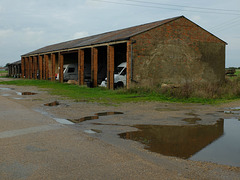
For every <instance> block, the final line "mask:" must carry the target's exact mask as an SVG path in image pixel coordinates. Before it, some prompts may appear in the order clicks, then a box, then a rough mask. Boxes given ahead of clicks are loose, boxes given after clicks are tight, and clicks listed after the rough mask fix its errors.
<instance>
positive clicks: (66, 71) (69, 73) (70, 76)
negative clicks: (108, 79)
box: [56, 64, 91, 81]
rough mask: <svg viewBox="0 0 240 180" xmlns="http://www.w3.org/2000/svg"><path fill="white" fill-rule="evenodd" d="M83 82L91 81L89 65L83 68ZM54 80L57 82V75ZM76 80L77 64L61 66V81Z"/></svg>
mask: <svg viewBox="0 0 240 180" xmlns="http://www.w3.org/2000/svg"><path fill="white" fill-rule="evenodd" d="M84 78H85V81H90V80H91V65H89V64H86V67H84ZM56 80H59V73H58V74H57V78H56ZM68 80H76V81H77V80H78V65H77V64H65V65H63V81H68Z"/></svg>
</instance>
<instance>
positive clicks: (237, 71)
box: [235, 69, 240, 77]
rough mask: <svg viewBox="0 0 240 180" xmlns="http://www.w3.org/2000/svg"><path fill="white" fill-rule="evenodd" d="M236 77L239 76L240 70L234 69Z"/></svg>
mask: <svg viewBox="0 0 240 180" xmlns="http://www.w3.org/2000/svg"><path fill="white" fill-rule="evenodd" d="M235 74H236V75H237V76H238V77H239V76H240V69H236V73H235Z"/></svg>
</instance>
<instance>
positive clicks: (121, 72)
mask: <svg viewBox="0 0 240 180" xmlns="http://www.w3.org/2000/svg"><path fill="white" fill-rule="evenodd" d="M126 74H127V63H126V62H123V63H121V64H119V65H118V66H117V69H116V70H115V72H114V88H121V87H124V86H126ZM100 86H101V87H107V78H105V80H104V81H102V83H101V85H100Z"/></svg>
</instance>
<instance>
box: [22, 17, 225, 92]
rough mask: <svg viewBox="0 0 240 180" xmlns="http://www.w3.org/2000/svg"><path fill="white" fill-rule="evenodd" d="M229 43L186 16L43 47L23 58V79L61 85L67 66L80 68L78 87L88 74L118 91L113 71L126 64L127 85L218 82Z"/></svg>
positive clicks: (222, 72)
mask: <svg viewBox="0 0 240 180" xmlns="http://www.w3.org/2000/svg"><path fill="white" fill-rule="evenodd" d="M226 45H227V43H226V42H224V41H222V40H221V39H219V38H218V37H216V36H214V35H213V34H211V33H209V32H208V31H206V30H204V29H203V28H201V27H200V26H198V25H197V24H195V23H193V22H192V21H190V20H189V19H187V18H185V17H184V16H180V17H175V18H170V19H166V20H162V21H157V22H153V23H148V24H143V25H140V26H135V27H130V28H126V29H121V30H117V31H112V32H107V33H103V34H99V35H94V36H90V37H85V38H81V39H76V40H72V41H67V42H63V43H59V44H54V45H50V46H46V47H43V48H41V49H38V50H35V51H33V52H30V53H27V54H25V55H22V60H21V61H22V77H25V78H30V79H31V78H35V79H37V73H39V78H40V79H51V80H52V81H54V80H55V74H56V73H59V80H60V82H63V65H64V64H70V63H71V64H78V80H79V81H78V83H79V85H83V84H85V76H84V71H86V69H87V68H89V69H91V80H92V82H93V86H94V87H96V86H97V85H98V84H99V82H100V81H98V77H100V76H101V77H107V80H108V83H107V84H108V88H110V89H113V88H114V70H115V69H116V67H117V66H118V65H119V64H120V63H122V62H127V87H131V86H134V85H137V86H159V85H161V84H162V83H174V84H182V83H186V82H219V81H223V80H224V75H225V46H226Z"/></svg>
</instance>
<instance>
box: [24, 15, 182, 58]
mask: <svg viewBox="0 0 240 180" xmlns="http://www.w3.org/2000/svg"><path fill="white" fill-rule="evenodd" d="M180 17H182V16H178V17H174V18H170V19H165V20H162V21H156V22H152V23H148V24H143V25H139V26H134V27H130V28H125V29H121V30H117V31H111V32H107V33H103V34H98V35H94V36H89V37H85V38H80V39H76V40H72V41H67V42H62V43H58V44H54V45H50V46H46V47H43V48H40V49H38V50H35V51H32V52H30V53H27V54H24V55H23V56H29V55H34V54H40V53H47V52H52V51H60V50H65V49H72V48H78V47H84V46H91V45H97V44H103V43H109V42H116V41H122V40H128V39H129V38H130V37H133V36H135V35H137V34H140V33H143V32H145V31H148V30H150V29H153V28H155V27H158V26H160V25H163V24H165V23H168V22H170V21H173V20H175V19H178V18H180Z"/></svg>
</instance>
